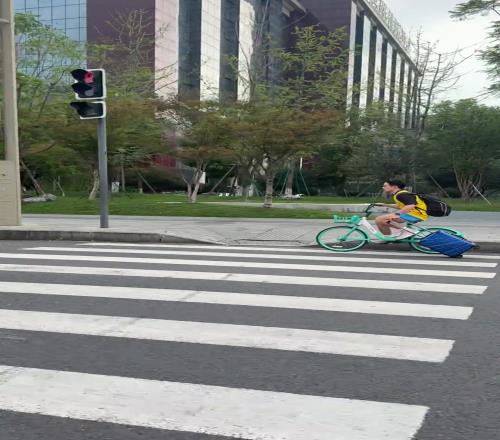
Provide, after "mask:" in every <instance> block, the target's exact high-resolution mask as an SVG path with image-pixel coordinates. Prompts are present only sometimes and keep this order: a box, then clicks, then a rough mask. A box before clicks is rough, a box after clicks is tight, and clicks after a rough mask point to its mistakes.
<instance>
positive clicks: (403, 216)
mask: <svg viewBox="0 0 500 440" xmlns="http://www.w3.org/2000/svg"><path fill="white" fill-rule="evenodd" d="M399 218H400V219H401V220H404V221H405V222H410V223H418V222H421V221H422V219H421V218H418V217H415V216H413V215H410V214H401V215H400V216H399Z"/></svg>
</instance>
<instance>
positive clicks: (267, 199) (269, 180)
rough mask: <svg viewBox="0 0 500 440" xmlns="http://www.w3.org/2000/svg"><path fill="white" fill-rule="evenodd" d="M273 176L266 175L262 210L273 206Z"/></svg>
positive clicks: (270, 174)
mask: <svg viewBox="0 0 500 440" xmlns="http://www.w3.org/2000/svg"><path fill="white" fill-rule="evenodd" d="M273 193H274V174H273V173H266V195H265V196H264V208H271V207H272V206H273Z"/></svg>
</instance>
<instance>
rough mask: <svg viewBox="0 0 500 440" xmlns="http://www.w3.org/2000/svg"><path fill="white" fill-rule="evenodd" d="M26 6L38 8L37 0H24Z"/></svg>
mask: <svg viewBox="0 0 500 440" xmlns="http://www.w3.org/2000/svg"><path fill="white" fill-rule="evenodd" d="M26 8H27V9H29V8H37V9H38V0H26Z"/></svg>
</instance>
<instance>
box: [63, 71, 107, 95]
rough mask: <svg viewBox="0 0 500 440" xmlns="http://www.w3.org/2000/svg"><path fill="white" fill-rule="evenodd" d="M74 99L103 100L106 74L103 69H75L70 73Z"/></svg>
mask: <svg viewBox="0 0 500 440" xmlns="http://www.w3.org/2000/svg"><path fill="white" fill-rule="evenodd" d="M71 76H73V78H74V79H75V83H74V84H73V85H72V86H71V87H72V89H73V90H74V92H75V97H76V99H81V100H86V99H105V98H106V72H105V71H104V70H103V69H89V70H85V69H76V70H73V71H72V72H71Z"/></svg>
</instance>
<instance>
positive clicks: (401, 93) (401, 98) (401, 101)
mask: <svg viewBox="0 0 500 440" xmlns="http://www.w3.org/2000/svg"><path fill="white" fill-rule="evenodd" d="M405 72H406V60H405V59H404V58H403V57H401V62H400V66H399V74H398V76H399V90H398V115H399V120H400V121H401V126H404V117H405V110H404V108H405V105H406V96H405V85H406V75H405Z"/></svg>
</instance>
